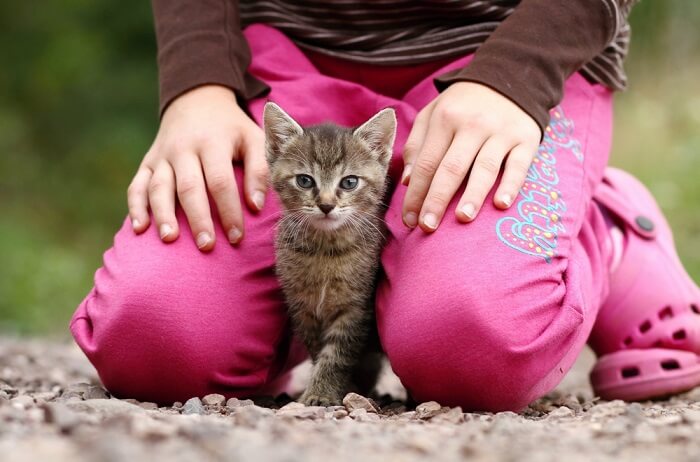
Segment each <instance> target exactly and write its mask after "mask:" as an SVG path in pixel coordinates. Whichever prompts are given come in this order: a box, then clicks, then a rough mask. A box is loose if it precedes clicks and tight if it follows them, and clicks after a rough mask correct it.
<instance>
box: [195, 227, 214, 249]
mask: <svg viewBox="0 0 700 462" xmlns="http://www.w3.org/2000/svg"><path fill="white" fill-rule="evenodd" d="M210 242H211V236H210V235H209V233H208V232H206V231H204V232H202V233H199V234H198V235H197V248H200V249H201V248H204V247H206V246H207V244H209V243H210Z"/></svg>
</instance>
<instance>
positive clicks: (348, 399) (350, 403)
mask: <svg viewBox="0 0 700 462" xmlns="http://www.w3.org/2000/svg"><path fill="white" fill-rule="evenodd" d="M343 405H344V406H345V407H346V408H347V410H348V411H350V415H352V412H353V411H355V410H358V409H364V410H365V411H367V412H374V413H376V412H379V410H378V409H377V408H376V407H375V406H374V404H372V402H371V401H370V400H369V399H367V398H365V397H364V396H361V395H358V394H357V393H348V394H347V395H345V398H343Z"/></svg>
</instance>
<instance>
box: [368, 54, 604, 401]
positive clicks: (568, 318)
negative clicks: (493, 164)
mask: <svg viewBox="0 0 700 462" xmlns="http://www.w3.org/2000/svg"><path fill="white" fill-rule="evenodd" d="M463 61H466V60H463ZM463 64H464V62H461V61H458V62H456V63H453V64H452V65H451V66H461V65H463ZM435 95H436V93H435V90H434V88H433V86H432V76H431V77H428V78H427V79H425V80H424V81H422V82H421V83H419V84H418V85H417V86H416V87H415V88H414V89H413V90H411V91H409V93H408V94H407V95H406V96H405V97H404V98H403V101H404V102H408V103H410V104H412V105H414V107H416V108H420V107H422V106H423V105H425V104H427V103H428V102H429V101H430V100H432V98H434V97H435ZM551 115H552V123H551V124H550V126H549V128H548V129H547V132H546V134H545V139H544V140H543V143H542V145H541V146H540V149H539V152H538V155H537V157H536V159H535V161H534V162H533V164H532V167H531V168H530V171H529V175H528V181H527V183H526V184H525V186H524V187H523V189H522V190H521V193H520V195H519V197H518V199H517V200H516V201H515V203H514V205H513V207H512V208H511V209H509V210H507V211H499V210H498V209H496V208H495V207H493V206H492V205H490V204H491V202H490V201H491V200H492V196H489V197H488V198H487V204H489V205H486V206H485V207H484V209H482V211H481V213H480V215H479V217H478V218H477V219H476V220H475V221H474V222H472V223H469V224H466V225H465V224H461V223H458V222H457V221H456V219H454V218H453V217H454V215H453V213H454V208H455V206H456V202H457V198H458V197H459V196H460V195H461V192H458V193H457V194H456V196H455V199H454V200H453V202H452V204H451V206H450V208H449V209H448V212H447V215H446V217H448V218H447V219H446V220H444V221H443V224H442V225H441V227H440V228H439V229H438V231H436V232H435V233H433V234H432V235H425V234H423V233H422V232H421V231H420V230H418V229H415V230H409V229H407V228H406V227H405V226H404V225H403V223H402V220H401V216H400V211H401V203H402V200H403V195H404V193H405V187H403V186H398V187H397V189H396V191H395V192H394V194H393V196H392V199H391V204H390V209H389V212H388V214H387V222H388V224H389V229H390V232H391V236H390V238H389V242H388V244H387V247H386V249H385V251H384V254H383V266H384V270H385V274H386V277H385V279H384V280H383V281H382V282H381V283H380V287H379V291H378V297H377V305H378V306H377V315H378V323H379V331H380V336H381V338H382V344H383V346H384V348H385V350H386V351H387V354H388V356H389V359H390V361H391V363H392V366H393V368H394V370H395V372H396V373H397V374H398V376H399V377H400V378H401V379H402V381H403V383H404V385H405V386H406V387H407V388H408V390H409V391H410V392H411V393H412V394H413V395H414V396H415V397H416V399H419V400H424V399H435V400H438V401H440V402H441V403H444V404H455V405H457V404H459V405H462V406H464V407H466V408H469V409H486V410H504V409H511V410H516V409H518V408H521V407H523V406H525V405H526V404H527V403H528V402H530V401H531V400H533V399H535V398H537V397H538V396H540V395H542V394H543V393H545V392H547V391H548V390H550V389H551V388H553V387H554V386H555V385H556V384H557V383H558V382H559V381H560V380H561V379H562V378H563V376H564V374H565V373H566V371H567V370H568V369H569V368H570V367H571V365H572V364H573V362H574V360H575V358H576V356H577V355H578V353H579V352H580V350H581V348H582V347H583V345H584V344H585V342H586V339H587V337H588V334H589V332H590V330H591V327H592V325H593V322H594V321H595V317H596V314H597V310H598V307H599V306H600V304H601V302H602V300H603V298H604V297H605V294H606V291H607V279H608V275H607V263H608V259H609V251H610V249H609V240H608V232H607V226H606V224H605V221H604V219H603V216H602V213H601V211H600V208H599V207H598V206H597V205H596V204H595V203H593V202H592V200H591V197H592V194H593V190H594V188H595V186H596V185H597V184H598V183H599V182H600V180H601V177H602V175H603V170H604V167H605V164H606V162H607V156H608V152H609V146H610V135H611V95H610V93H609V92H608V91H607V90H605V89H603V88H601V87H599V86H592V85H590V84H589V83H587V82H586V81H585V80H584V79H583V78H582V77H581V76H578V75H576V76H573V77H572V78H571V79H570V80H569V81H568V82H567V86H566V91H565V98H564V100H563V102H562V103H561V105H560V106H559V107H557V108H555V109H554V110H553V111H552V113H551Z"/></svg>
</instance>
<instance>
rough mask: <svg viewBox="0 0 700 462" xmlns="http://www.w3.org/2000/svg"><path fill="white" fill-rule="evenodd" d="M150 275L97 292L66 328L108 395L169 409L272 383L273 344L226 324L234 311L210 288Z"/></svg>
mask: <svg viewBox="0 0 700 462" xmlns="http://www.w3.org/2000/svg"><path fill="white" fill-rule="evenodd" d="M156 274H160V272H158V273H156V271H153V272H150V271H144V272H141V273H140V274H138V275H129V277H125V275H121V276H120V277H117V278H114V279H113V280H112V281H110V283H109V284H102V285H98V286H97V287H98V289H97V290H93V292H92V293H91V294H90V295H89V296H88V298H87V299H86V300H85V301H84V302H83V305H82V306H81V308H80V309H79V311H78V313H77V314H76V316H75V317H74V320H73V322H72V324H71V330H72V332H73V335H74V337H75V339H76V341H77V343H78V344H79V345H80V346H81V348H82V349H83V350H84V351H85V353H86V354H87V356H88V358H89V359H90V361H91V362H92V364H93V365H94V366H95V368H96V370H97V372H98V374H99V376H100V379H101V380H102V382H103V384H104V385H105V387H106V388H107V389H108V390H109V391H110V392H111V393H112V394H114V395H115V396H119V397H124V398H136V399H139V400H142V401H152V402H157V403H164V404H169V403H172V402H174V401H184V400H186V399H189V398H190V397H192V396H203V395H205V394H208V393H223V394H227V395H239V394H246V393H247V392H249V391H250V390H254V389H257V388H259V387H260V386H262V385H264V384H265V383H266V382H267V381H268V379H271V377H270V373H271V367H272V363H273V360H274V358H275V353H276V351H275V349H276V347H277V346H278V345H277V344H275V343H274V342H272V341H270V343H269V344H267V343H265V339H258V343H255V340H256V339H251V338H250V337H251V336H252V335H254V332H251V330H253V329H252V328H251V326H250V325H249V324H245V323H243V322H240V320H239V319H232V318H231V316H230V315H229V316H227V313H226V310H230V311H232V310H231V308H232V307H231V306H229V305H222V303H221V302H222V299H221V297H217V296H215V295H212V293H211V288H207V287H206V286H205V285H204V284H200V286H199V287H198V286H197V283H196V281H189V282H185V281H178V282H175V281H173V280H172V279H169V278H163V277H160V276H156ZM229 297H233V296H232V295H230V296H229ZM278 335H279V334H278Z"/></svg>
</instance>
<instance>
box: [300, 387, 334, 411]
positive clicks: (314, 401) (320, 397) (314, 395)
mask: <svg viewBox="0 0 700 462" xmlns="http://www.w3.org/2000/svg"><path fill="white" fill-rule="evenodd" d="M299 401H301V402H302V403H304V404H305V405H307V406H324V407H328V406H340V405H341V404H342V403H343V397H342V396H340V395H339V394H336V393H328V392H323V391H314V390H311V389H307V390H306V391H305V392H304V394H303V395H301V398H299Z"/></svg>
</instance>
